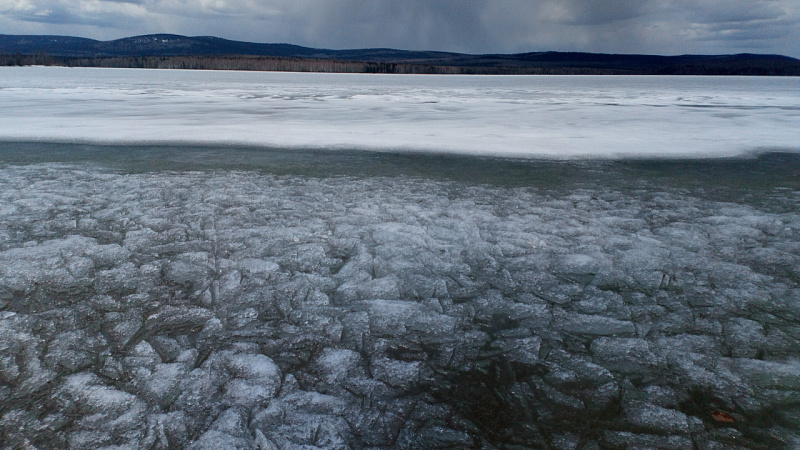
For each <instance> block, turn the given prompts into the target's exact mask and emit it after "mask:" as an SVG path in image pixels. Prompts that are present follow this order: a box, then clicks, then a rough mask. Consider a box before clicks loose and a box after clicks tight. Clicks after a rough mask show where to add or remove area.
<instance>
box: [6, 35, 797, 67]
mask: <svg viewBox="0 0 800 450" xmlns="http://www.w3.org/2000/svg"><path fill="white" fill-rule="evenodd" d="M154 58H157V59H154ZM286 60H292V61H294V65H293V66H292V68H287V69H285V70H303V67H308V69H309V70H313V71H356V72H397V73H599V74H602V73H620V74H702V75H706V74H708V75H793V76H800V60H798V59H795V58H790V57H787V56H780V55H760V54H736V55H680V56H658V55H631V54H601V53H578V52H536V53H518V54H486V55H471V54H462V53H448V52H433V51H407V50H395V49H387V48H374V49H355V50H329V49H316V48H308V47H301V46H298V45H291V44H259V43H252V42H241V41H232V40H228V39H222V38H218V37H213V36H196V37H187V36H179V35H174V34H153V35H146V36H134V37H129V38H124V39H117V40H113V41H97V40H93V39H86V38H78V37H70V36H37V35H32V36H24V35H2V34H0V64H2V65H22V64H55V65H81V66H114V67H179V68H211V69H213V68H233V69H242V70H282V69H280V67H288V66H287V65H286V64H282V65H278V64H274V63H273V64H271V65H270V64H267V61H273V62H275V61H284V62H285V61H286ZM301 60H307V61H308V63H307V64H305V65H303V64H299V63H298V62H297V61H301ZM237 61H238V62H237ZM311 61H313V62H314V63H313V64H312V63H311ZM321 61H328V63H326V64H322V63H320V62H321ZM165 62H166V63H165ZM223 62H224V64H223ZM345 63H348V64H345ZM352 63H363V64H360V65H359V64H352Z"/></svg>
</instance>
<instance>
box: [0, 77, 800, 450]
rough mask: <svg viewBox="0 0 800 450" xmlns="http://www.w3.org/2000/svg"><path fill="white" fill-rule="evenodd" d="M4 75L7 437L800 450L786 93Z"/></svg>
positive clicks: (795, 187) (798, 201) (794, 184)
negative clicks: (513, 157)
mask: <svg viewBox="0 0 800 450" xmlns="http://www.w3.org/2000/svg"><path fill="white" fill-rule="evenodd" d="M0 75H2V78H0V442H2V443H3V445H4V447H6V448H68V447H71V448H142V449H155V448H183V447H190V448H195V449H205V448H214V449H221V448H244V449H247V448H260V449H272V448H308V449H310V448H353V449H362V448H363V449H366V448H486V449H491V448H557V449H577V448H582V449H595V448H675V449H685V448H698V449H716V448H724V449H728V448H770V449H774V448H798V447H800V285H799V283H800V176H798V173H800V155H798V152H797V150H798V142H800V138H799V137H798V128H799V127H797V126H796V125H797V122H798V114H800V96H798V85H797V80H796V79H781V80H778V79H754V78H753V79H738V78H733V79H730V78H714V79H711V78H709V79H706V78H680V79H674V78H639V77H632V78H618V77H598V78H591V77H572V78H564V77H516V78H514V77H496V78H495V77H474V78H473V77H438V76H437V77H420V76H417V77H396V78H393V77H383V76H375V77H359V76H339V75H336V76H326V75H301V74H247V73H217V72H179V71H174V72H173V71H164V72H157V71H110V70H109V71H104V70H96V71H92V70H77V69H56V68H23V69H16V68H12V69H7V68H3V69H0ZM615 142H616V144H615ZM234 144H237V145H234ZM244 144H250V145H249V146H243V145H244ZM617 144H618V145H617ZM364 149H368V150H383V151H382V152H374V151H363V150H364ZM637 149H638V150H637ZM389 150H393V151H389ZM412 150H413V151H414V152H409V151H412ZM769 150H772V152H769ZM425 151H433V152H434V153H425ZM498 155H502V156H509V155H514V156H517V157H518V158H516V159H508V158H499V157H498ZM653 155H660V156H669V157H671V158H670V159H667V160H663V159H641V158H637V157H641V156H653ZM732 155H744V156H743V157H739V158H722V157H723V156H732ZM754 155H759V156H754ZM577 157H591V158H589V159H576V158H577ZM542 158H545V159H542ZM698 158H699V159H698ZM563 159H566V160H563Z"/></svg>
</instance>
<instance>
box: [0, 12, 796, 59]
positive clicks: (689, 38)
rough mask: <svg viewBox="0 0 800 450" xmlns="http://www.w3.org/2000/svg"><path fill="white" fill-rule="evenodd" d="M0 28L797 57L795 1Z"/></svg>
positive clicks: (16, 15) (75, 20)
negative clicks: (770, 54) (744, 53)
mask: <svg viewBox="0 0 800 450" xmlns="http://www.w3.org/2000/svg"><path fill="white" fill-rule="evenodd" d="M0 33H2V34H55V35H70V36H81V37H88V38H93V39H100V40H109V39H118V38H122V37H128V36H134V35H141V34H150V33H175V34H182V35H187V36H218V37H223V38H227V39H234V40H243V41H250V42H267V43H279V42H283V43H290V44H297V45H303V46H308V47H316V48H331V49H348V48H374V47H390V48H398V49H404V50H441V51H455V52H464V53H518V52H529V51H547V50H556V51H587V52H603V53H647V54H662V55H676V54H686V53H699V54H721V53H743V52H750V53H775V54H783V55H788V56H793V57H800V39H798V36H800V1H798V0H403V1H399V0H0Z"/></svg>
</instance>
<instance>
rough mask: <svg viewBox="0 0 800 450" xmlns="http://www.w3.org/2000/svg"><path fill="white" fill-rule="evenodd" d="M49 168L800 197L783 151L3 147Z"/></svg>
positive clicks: (0, 156)
mask: <svg viewBox="0 0 800 450" xmlns="http://www.w3.org/2000/svg"><path fill="white" fill-rule="evenodd" d="M43 162H66V163H92V164H98V165H102V166H107V167H109V168H112V169H115V170H120V171H123V172H127V173H144V172H157V171H206V170H217V169H218V170H256V171H260V172H264V173H269V174H274V175H298V176H306V177H321V178H325V177H338V176H355V177H380V176H389V177H393V176H410V177H421V178H425V179H431V180H452V181H458V182H465V183H470V184H488V185H494V186H504V187H523V186H531V187H541V188H568V187H571V186H573V187H574V186H578V185H582V186H586V187H590V186H591V185H593V184H604V183H610V184H611V185H615V186H625V185H628V186H629V187H636V186H637V184H640V183H642V182H648V183H656V184H663V185H664V186H665V187H669V188H684V189H690V190H692V191H693V193H695V194H702V193H703V192H706V193H708V195H712V196H719V195H722V196H723V197H724V198H729V199H731V200H736V199H741V200H747V199H754V198H756V199H757V198H759V196H760V195H761V194H766V193H768V192H770V191H774V190H776V189H777V190H782V189H786V190H796V189H800V175H799V174H800V154H798V153H793V152H781V151H772V152H764V153H761V154H758V155H752V156H749V157H739V158H713V159H702V158H698V159H647V158H646V159H638V160H637V159H623V160H608V159H596V160H593V159H581V160H566V161H557V160H549V159H512V158H498V157H479V156H466V155H447V154H437V153H396V152H374V151H360V150H311V149H308V150H304V149H277V148H263V147H219V146H192V145H168V146H163V145H160V146H134V145H130V146H129V145H93V144H58V143H27V142H26V143H0V163H4V164H35V163H43Z"/></svg>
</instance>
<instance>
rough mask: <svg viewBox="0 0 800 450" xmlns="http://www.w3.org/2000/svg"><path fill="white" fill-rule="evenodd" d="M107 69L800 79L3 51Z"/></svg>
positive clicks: (757, 66) (783, 68)
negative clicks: (67, 55)
mask: <svg viewBox="0 0 800 450" xmlns="http://www.w3.org/2000/svg"><path fill="white" fill-rule="evenodd" d="M37 65H38V66H63V67H109V68H137V69H188V70H245V71H271V72H325V73H386V74H446V75H626V74H631V75H774V76H775V75H794V76H797V75H800V68H798V67H797V64H794V65H792V64H788V63H786V64H783V63H780V62H767V63H764V62H760V63H753V62H750V61H734V62H729V63H707V64H673V65H663V66H644V67H641V66H639V67H591V66H588V67H584V66H574V65H573V66H571V67H563V66H556V65H552V66H550V65H539V66H521V65H513V66H495V65H486V66H481V65H441V64H423V63H411V62H372V61H367V62H365V61H340V60H333V59H313V58H291V57H275V56H119V57H103V56H93V57H62V56H51V55H48V54H46V53H44V52H40V53H37V54H35V55H23V54H19V53H17V54H13V55H12V54H3V53H0V66H37Z"/></svg>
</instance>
